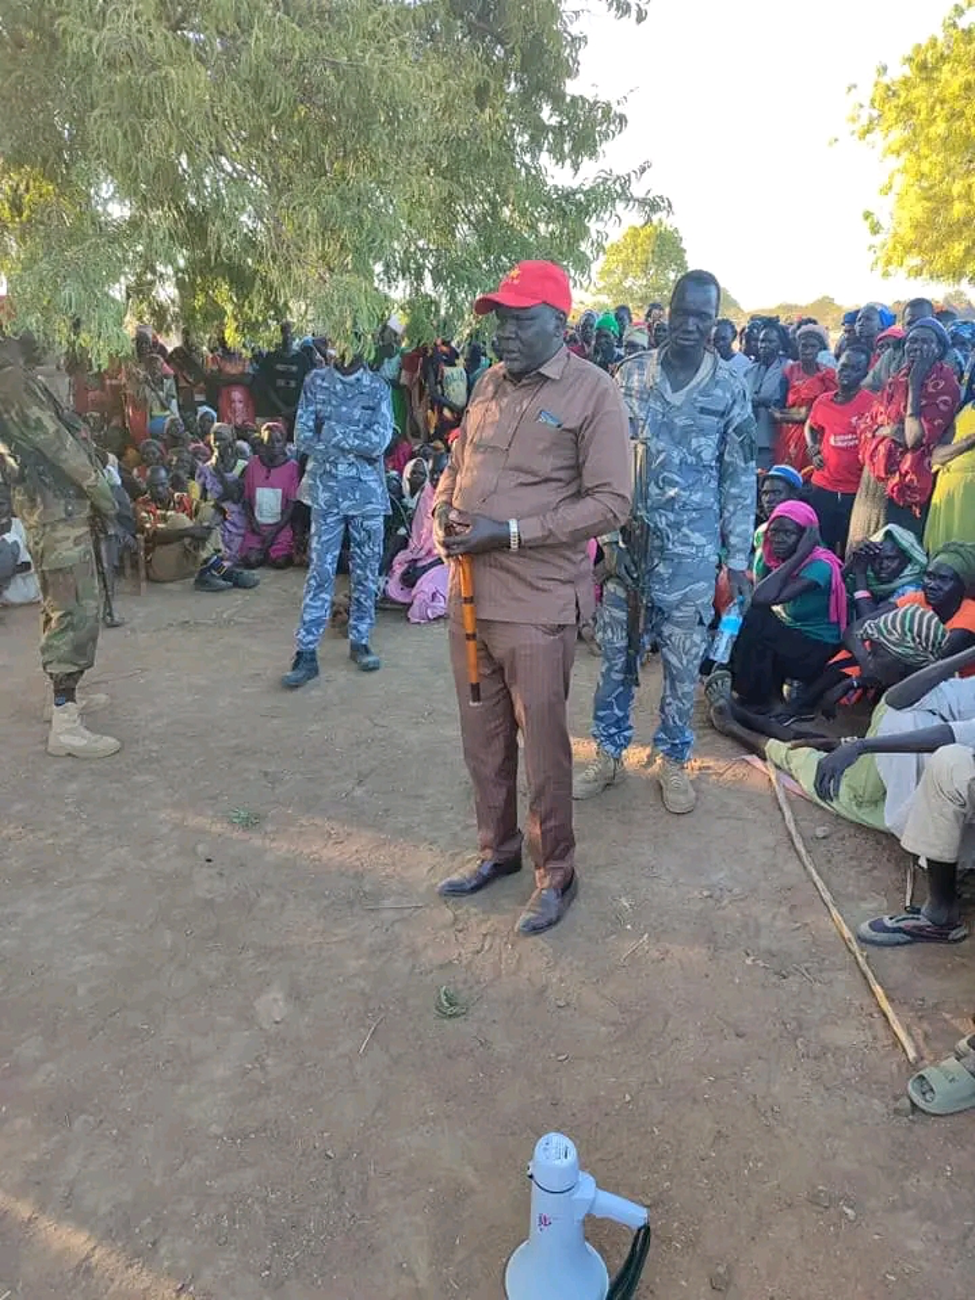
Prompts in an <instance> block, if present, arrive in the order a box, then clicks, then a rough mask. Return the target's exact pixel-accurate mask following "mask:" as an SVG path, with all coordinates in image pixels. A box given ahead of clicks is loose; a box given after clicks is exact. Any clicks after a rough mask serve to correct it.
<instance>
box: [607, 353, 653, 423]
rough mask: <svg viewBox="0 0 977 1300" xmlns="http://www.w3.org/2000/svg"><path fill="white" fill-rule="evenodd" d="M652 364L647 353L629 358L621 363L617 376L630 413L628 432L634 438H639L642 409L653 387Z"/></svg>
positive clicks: (618, 384) (622, 396)
mask: <svg viewBox="0 0 977 1300" xmlns="http://www.w3.org/2000/svg"><path fill="white" fill-rule="evenodd" d="M650 362H651V358H650V355H649V354H646V353H641V354H640V355H638V356H634V357H627V358H626V359H625V360H624V361H622V362H621V364H620V366H619V367H618V371H617V374H616V375H615V380H616V382H617V386H618V388H619V389H620V390H621V398H622V400H623V402H624V409H625V410H626V411H627V413H628V431H629V432H630V434H631V437H632V438H636V437H637V436H638V430H639V428H640V427H641V412H642V408H643V407H644V406H645V405H646V403H647V401H648V393H649V391H650V386H651V380H650V376H649V366H650Z"/></svg>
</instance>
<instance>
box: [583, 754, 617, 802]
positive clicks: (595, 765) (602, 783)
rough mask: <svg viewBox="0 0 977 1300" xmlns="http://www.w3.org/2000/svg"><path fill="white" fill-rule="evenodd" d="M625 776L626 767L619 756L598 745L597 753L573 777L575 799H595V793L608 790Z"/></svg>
mask: <svg viewBox="0 0 977 1300" xmlns="http://www.w3.org/2000/svg"><path fill="white" fill-rule="evenodd" d="M624 777H625V768H624V764H623V762H622V761H621V760H620V759H619V758H615V757H614V755H613V754H609V753H608V752H607V750H606V749H601V747H600V746H599V745H598V746H597V754H596V756H595V757H594V759H593V760H592V762H590V763H588V764H587V766H586V767H585V768H584V769H583V771H582V772H578V773H577V774H576V776H575V777H574V778H573V797H574V799H593V798H594V796H595V795H598V794H600V792H601V791H602V790H606V789H607V787H608V786H609V785H617V783H618V782H619V781H623V780H624Z"/></svg>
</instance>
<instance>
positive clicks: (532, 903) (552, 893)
mask: <svg viewBox="0 0 977 1300" xmlns="http://www.w3.org/2000/svg"><path fill="white" fill-rule="evenodd" d="M576 896H577V877H576V875H573V876H571V877H570V883H569V884H568V885H564V886H563V888H562V889H556V888H555V887H553V886H550V887H548V888H547V889H536V890H534V891H533V896H532V898H531V899H530V900H529V902H528V903H527V904H526V910H525V911H524V912H523V914H522V916H520V918H519V920H518V922H517V923H516V931H517V933H519V934H542V933H543V931H544V930H549V929H552V927H553V926H554V925H556V923H557V922H558V921H562V920H563V914H564V912H565V911H566V910H567V908H568V907H569V906H570V904H571V903H572V902H573V900H574V899H575V898H576Z"/></svg>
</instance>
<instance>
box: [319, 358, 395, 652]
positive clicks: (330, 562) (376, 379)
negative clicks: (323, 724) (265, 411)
mask: <svg viewBox="0 0 977 1300" xmlns="http://www.w3.org/2000/svg"><path fill="white" fill-rule="evenodd" d="M392 434H393V409H392V406H391V401H390V389H389V388H388V386H387V384H386V383H385V382H384V381H383V379H381V378H380V376H379V375H377V374H374V373H373V372H372V371H371V370H368V369H367V368H366V366H363V367H362V368H361V369H359V370H357V371H355V372H354V373H353V374H351V375H343V374H340V372H339V371H338V370H334V369H332V368H324V369H319V370H313V371H312V372H311V374H309V375H308V376H307V377H306V380H305V384H304V386H303V388H302V396H301V398H300V399H299V405H298V410H297V411H296V413H295V447H296V450H297V451H298V452H299V454H300V455H307V456H308V458H309V461H308V465H307V466H306V471H305V474H306V478H305V482H306V486H307V488H308V492H309V503H310V505H311V507H312V539H311V542H310V545H309V571H308V574H307V576H306V579H305V592H304V594H303V596H302V614H301V617H300V619H299V626H298V631H297V632H296V634H295V644H296V648H297V649H299V650H315V649H317V648H318V645H319V642H320V640H321V639H322V634H323V632H324V631H325V630H326V624H327V623H328V621H329V613H330V610H331V609H332V596H333V588H334V586H335V582H336V564H337V562H338V560H339V552H340V549H341V547H342V544H343V534H344V533H345V532H346V530H347V528H348V529H349V585H350V593H349V594H350V603H349V639H350V641H351V642H353V643H354V644H359V645H366V644H367V643H368V642H369V639H370V632H371V631H372V630H373V624H374V622H375V620H376V604H377V593H378V588H379V585H380V559H381V556H382V553H383V520H384V516H385V515H387V514H389V513H390V497H389V494H388V492H387V483H386V478H385V476H384V472H383V453H384V452H385V451H386V449H387V447H388V445H389V443H390V438H391V436H392Z"/></svg>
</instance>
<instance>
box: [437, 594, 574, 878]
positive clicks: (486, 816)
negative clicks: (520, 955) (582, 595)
mask: <svg viewBox="0 0 977 1300" xmlns="http://www.w3.org/2000/svg"><path fill="white" fill-rule="evenodd" d="M448 639H449V644H450V649H451V667H452V671H453V672H454V677H455V689H456V691H457V693H458V708H459V712H460V714H461V742H462V749H463V751H464V755H465V763H466V765H467V767H468V771H469V774H470V775H471V779H472V785H473V786H474V789H475V816H476V819H477V821H478V847H479V850H480V852H481V855H482V857H483V858H484V859H487V858H511V857H515V856H516V855H517V854H518V853H519V852H520V851H521V849H522V834H521V832H520V830H519V821H518V810H517V794H516V776H517V773H518V767H519V746H518V743H517V739H516V738H517V735H518V732H520V731H521V732H522V737H523V753H524V756H525V763H526V781H527V784H528V786H529V815H528V818H527V821H526V842H527V845H528V849H529V855H530V858H531V859H532V862H533V866H534V868H535V871H536V884H537V886H538V887H539V888H541V889H543V888H546V887H547V886H556V887H562V886H563V885H565V884H566V883H567V882H568V881H569V879H570V877H571V875H572V874H573V854H574V845H575V842H574V838H573V755H572V750H571V747H570V733H569V731H568V729H567V696H568V695H569V692H570V670H571V668H572V667H573V654H574V649H575V647H576V641H577V629H576V628H575V627H572V626H571V627H564V626H553V625H546V626H538V625H535V624H529V623H498V622H494V621H488V620H483V619H479V622H478V667H479V677H480V680H481V686H482V703H481V704H480V705H479V706H478V707H476V708H473V707H472V705H471V704H470V703H469V696H468V671H467V666H466V660H465V634H464V632H463V631H462V627H461V617H460V614H459V610H458V605H457V602H456V601H454V600H453V601H452V603H451V609H450V610H449V627H448Z"/></svg>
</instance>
